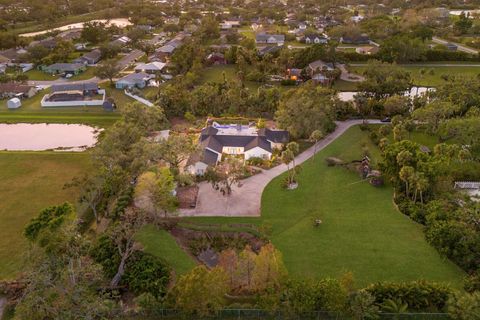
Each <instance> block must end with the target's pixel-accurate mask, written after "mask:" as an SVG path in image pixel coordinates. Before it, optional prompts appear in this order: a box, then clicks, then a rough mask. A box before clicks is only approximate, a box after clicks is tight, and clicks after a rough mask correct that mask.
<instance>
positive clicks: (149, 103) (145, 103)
mask: <svg viewBox="0 0 480 320" xmlns="http://www.w3.org/2000/svg"><path fill="white" fill-rule="evenodd" d="M124 92H125V94H126V95H127V96H129V97H130V98H132V99H135V100H137V101H138V102H140V103H143V104H144V105H146V106H147V107H153V103H151V102H150V101H148V100H147V99H144V98H142V97H139V96H136V95H134V94H131V93H130V92H128V91H127V90H124Z"/></svg>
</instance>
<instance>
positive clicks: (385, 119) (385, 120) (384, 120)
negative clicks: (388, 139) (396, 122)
mask: <svg viewBox="0 0 480 320" xmlns="http://www.w3.org/2000/svg"><path fill="white" fill-rule="evenodd" d="M380 121H381V122H392V119H390V118H389V117H386V118H383V119H382V120H380Z"/></svg>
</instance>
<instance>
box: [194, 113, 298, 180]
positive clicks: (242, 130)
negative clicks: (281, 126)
mask: <svg viewBox="0 0 480 320" xmlns="http://www.w3.org/2000/svg"><path fill="white" fill-rule="evenodd" d="M288 141H289V134H288V132H287V131H284V130H270V129H257V128H256V127H254V126H242V125H240V124H238V125H219V124H218V123H216V122H214V123H213V125H212V126H208V127H206V128H204V129H202V132H201V134H200V139H199V144H200V151H199V153H196V154H194V155H192V157H190V159H189V160H188V162H187V166H186V170H187V171H188V172H190V173H192V174H195V175H202V174H204V173H205V171H206V169H207V167H208V166H213V165H215V164H217V163H218V162H220V161H221V160H222V154H228V155H243V157H244V159H245V160H248V159H251V158H262V159H270V158H271V156H272V151H273V149H277V148H278V149H279V148H282V147H283V146H284V145H285V144H286V143H287V142H288Z"/></svg>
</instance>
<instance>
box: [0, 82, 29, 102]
mask: <svg viewBox="0 0 480 320" xmlns="http://www.w3.org/2000/svg"><path fill="white" fill-rule="evenodd" d="M36 93H37V89H36V88H35V87H34V86H29V85H25V84H19V83H14V82H7V83H0V99H7V98H8V99H10V98H14V97H16V98H31V97H33V96H34V95H35V94H36Z"/></svg>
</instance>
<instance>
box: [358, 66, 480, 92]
mask: <svg viewBox="0 0 480 320" xmlns="http://www.w3.org/2000/svg"><path fill="white" fill-rule="evenodd" d="M448 63H449V64H450V62H448ZM453 64H457V63H453ZM468 64H469V63H465V65H468ZM401 67H402V68H404V69H405V70H407V71H409V72H410V73H411V76H412V79H413V83H414V84H415V85H418V86H428V87H436V86H439V85H441V84H443V83H445V80H443V79H442V76H443V75H449V76H457V75H463V76H472V77H476V76H477V75H479V74H480V67H477V66H468V67H467V66H450V67H439V66H437V65H436V64H434V63H432V64H428V66H426V67H423V66H422V67H420V66H409V65H401ZM365 69H366V67H363V66H362V67H351V71H352V72H355V73H358V74H362V73H363V72H364V71H365ZM422 69H423V70H426V73H425V74H423V75H422V74H421V70H422ZM430 70H433V74H430Z"/></svg>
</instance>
